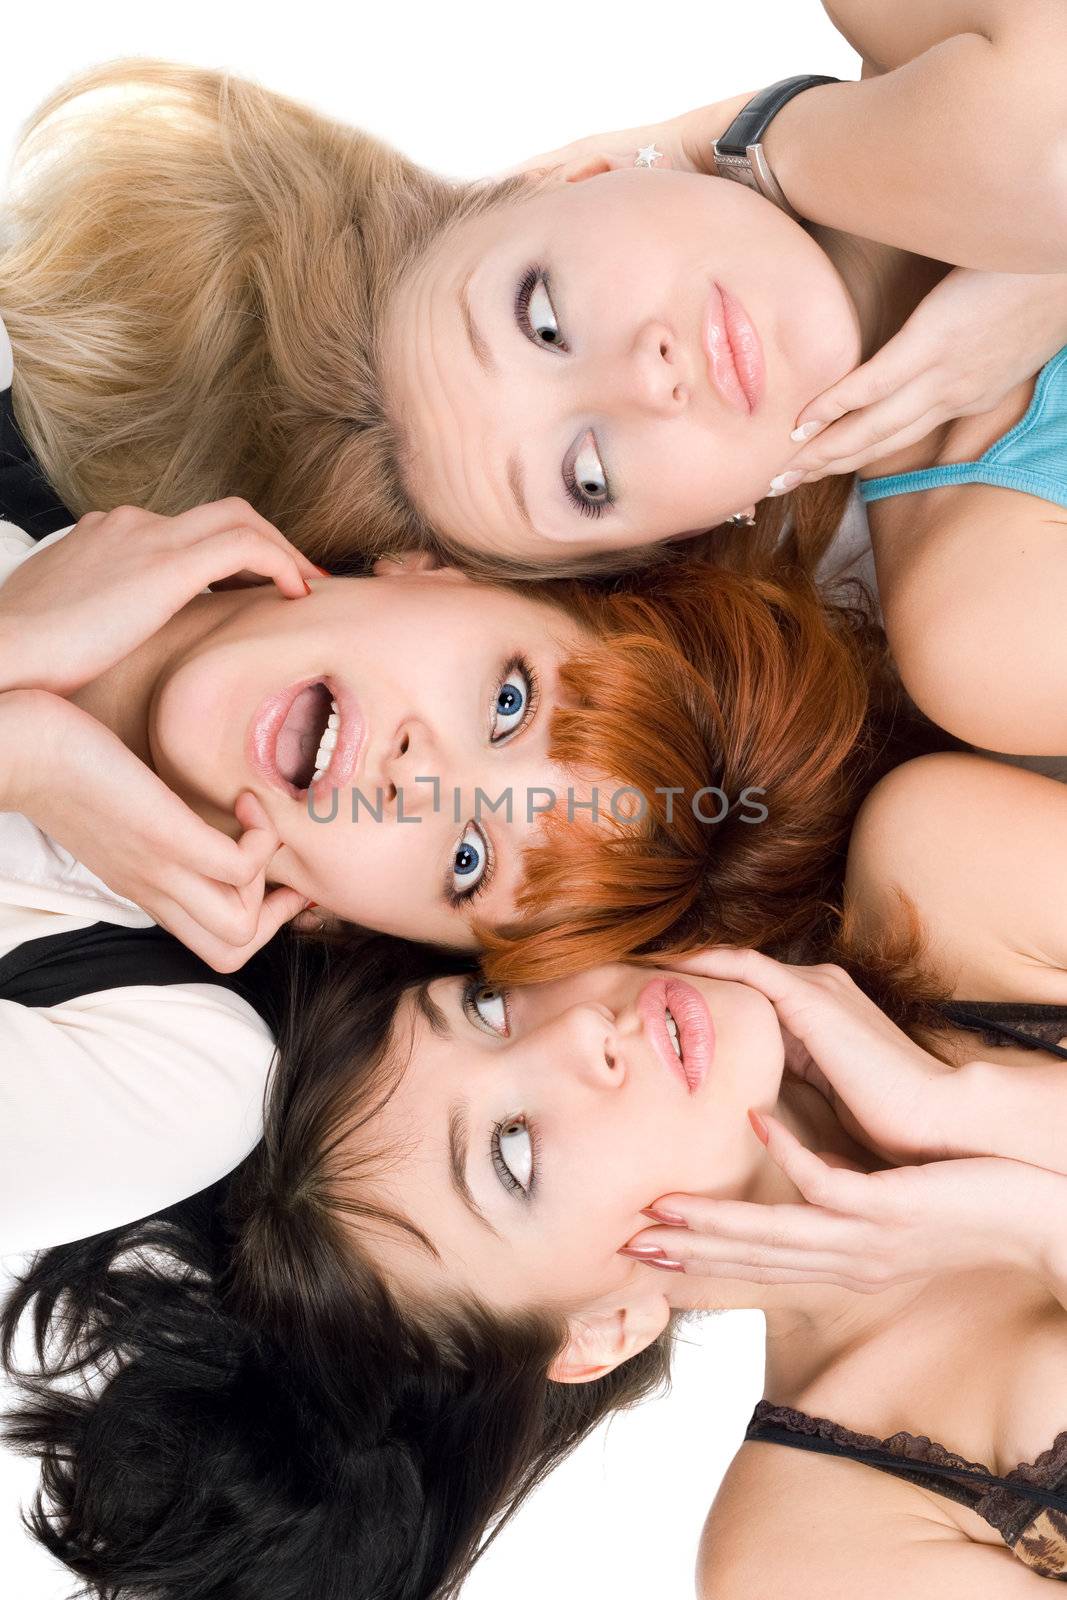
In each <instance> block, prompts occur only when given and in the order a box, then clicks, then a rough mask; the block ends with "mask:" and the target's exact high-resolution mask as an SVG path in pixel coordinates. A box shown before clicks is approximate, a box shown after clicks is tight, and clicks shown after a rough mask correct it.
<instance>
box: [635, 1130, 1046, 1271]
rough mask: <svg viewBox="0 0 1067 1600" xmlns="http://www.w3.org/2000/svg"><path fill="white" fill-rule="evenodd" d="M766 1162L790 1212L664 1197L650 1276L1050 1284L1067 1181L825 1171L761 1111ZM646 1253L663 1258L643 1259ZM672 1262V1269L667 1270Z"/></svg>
mask: <svg viewBox="0 0 1067 1600" xmlns="http://www.w3.org/2000/svg"><path fill="white" fill-rule="evenodd" d="M761 1117H762V1120H763V1122H764V1124H765V1127H766V1132H767V1134H768V1141H767V1149H768V1153H769V1154H770V1156H771V1158H772V1160H774V1161H775V1163H776V1164H777V1165H778V1166H779V1167H780V1168H781V1170H782V1171H783V1172H784V1173H785V1174H786V1176H787V1177H788V1178H789V1179H790V1181H791V1182H792V1183H793V1184H795V1186H796V1188H797V1189H798V1190H799V1191H800V1194H801V1196H802V1201H801V1202H799V1203H797V1204H794V1205H790V1204H785V1205H758V1204H754V1203H752V1202H750V1201H745V1200H737V1201H732V1200H708V1199H704V1198H701V1197H699V1196H697V1195H686V1194H666V1195H663V1196H661V1197H660V1198H659V1199H658V1200H656V1201H655V1203H654V1207H653V1209H655V1210H662V1211H664V1212H671V1213H673V1214H675V1215H676V1216H678V1217H679V1218H681V1219H682V1223H683V1224H684V1225H672V1226H659V1227H652V1228H644V1229H643V1230H642V1231H641V1232H640V1233H638V1234H636V1235H635V1237H634V1238H633V1239H631V1240H630V1242H629V1245H628V1246H626V1247H625V1248H626V1249H627V1250H630V1249H631V1248H633V1247H638V1248H639V1249H640V1251H641V1254H640V1256H639V1259H640V1260H642V1261H643V1262H644V1263H645V1264H646V1265H648V1266H659V1267H661V1268H662V1267H663V1266H664V1263H668V1265H667V1268H666V1270H668V1271H675V1272H677V1271H684V1272H688V1273H690V1274H693V1275H695V1276H700V1277H707V1278H732V1279H734V1280H737V1279H741V1280H743V1281H746V1282H753V1283H830V1284H836V1285H838V1287H840V1288H842V1289H851V1290H853V1291H854V1292H855V1293H858V1294H877V1293H879V1292H880V1291H881V1290H883V1289H888V1288H891V1287H892V1286H893V1285H894V1284H898V1283H907V1282H908V1281H910V1280H913V1279H921V1278H931V1277H934V1276H936V1275H937V1274H939V1273H943V1272H965V1271H969V1270H973V1269H976V1268H983V1267H985V1268H987V1267H998V1266H999V1267H1012V1268H1015V1269H1021V1270H1023V1271H1027V1272H1031V1273H1033V1275H1034V1276H1035V1277H1040V1278H1043V1279H1044V1280H1045V1281H1046V1282H1047V1283H1048V1285H1049V1287H1050V1288H1051V1289H1052V1291H1053V1293H1059V1292H1061V1291H1062V1283H1060V1285H1059V1288H1057V1286H1056V1278H1055V1274H1054V1272H1053V1271H1052V1269H1051V1265H1050V1263H1051V1257H1050V1256H1049V1255H1047V1253H1046V1241H1048V1242H1049V1243H1051V1239H1050V1235H1051V1234H1052V1233H1053V1232H1055V1231H1058V1230H1056V1229H1050V1225H1049V1218H1050V1217H1052V1218H1059V1217H1062V1215H1063V1208H1064V1206H1065V1204H1067V1178H1064V1177H1063V1176H1061V1175H1060V1174H1058V1173H1051V1172H1046V1171H1044V1169H1043V1168H1041V1167H1030V1166H1026V1165H1025V1164H1024V1163H1023V1162H1020V1161H1006V1160H1002V1159H1000V1158H998V1157H988V1158H984V1157H972V1158H969V1159H966V1160H962V1161H934V1162H931V1163H930V1164H929V1165H927V1166H916V1167H896V1168H890V1169H889V1170H887V1171H885V1172H870V1173H867V1172H855V1171H851V1170H848V1169H845V1168H840V1167H835V1166H831V1165H830V1164H829V1163H828V1162H827V1161H825V1160H823V1159H822V1158H821V1157H820V1156H818V1155H816V1154H814V1153H813V1152H812V1151H810V1150H807V1149H805V1147H804V1146H803V1145H802V1144H801V1143H800V1141H799V1140H798V1139H796V1138H795V1137H794V1135H793V1134H792V1133H790V1132H789V1130H788V1129H787V1128H785V1127H784V1126H783V1125H782V1123H780V1122H779V1121H778V1120H777V1118H775V1117H770V1116H767V1115H766V1114H765V1113H761ZM653 1249H656V1250H658V1251H660V1252H661V1254H660V1255H659V1256H654V1255H651V1254H650V1253H649V1252H651V1251H652V1250H653ZM669 1263H675V1264H674V1265H673V1266H672V1265H669Z"/></svg>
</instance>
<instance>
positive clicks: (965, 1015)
mask: <svg viewBox="0 0 1067 1600" xmlns="http://www.w3.org/2000/svg"><path fill="white" fill-rule="evenodd" d="M942 1010H943V1012H944V1014H945V1016H946V1017H947V1018H948V1019H949V1020H950V1021H952V1022H955V1023H956V1024H957V1025H958V1026H960V1027H964V1028H966V1029H968V1031H970V1032H972V1033H975V1034H977V1036H978V1038H979V1039H980V1040H981V1041H982V1043H983V1044H986V1045H998V1044H1006V1043H1009V1044H1019V1045H1021V1046H1022V1047H1023V1049H1024V1050H1025V1049H1027V1048H1030V1049H1034V1050H1040V1048H1041V1046H1042V1045H1053V1046H1058V1045H1059V1044H1060V1040H1061V1039H1064V1038H1067V1006H1054V1005H1026V1004H1022V1003H1016V1002H1014V1001H999V1000H998V1001H993V1000H956V1001H952V1002H950V1003H949V1004H947V1005H944V1006H943V1007H942ZM998 1024H1000V1026H999V1027H998ZM1005 1027H1007V1028H1011V1029H1014V1030H1016V1032H1017V1033H1023V1034H1026V1035H1027V1039H1018V1038H1015V1039H1012V1038H1010V1037H1008V1036H1007V1035H1005V1033H1004V1032H1003V1031H1002V1029H1003V1028H1005Z"/></svg>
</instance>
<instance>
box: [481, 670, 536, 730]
mask: <svg viewBox="0 0 1067 1600" xmlns="http://www.w3.org/2000/svg"><path fill="white" fill-rule="evenodd" d="M513 672H517V673H520V674H521V675H522V677H524V678H525V679H526V682H527V683H528V684H529V686H530V693H529V695H528V697H527V700H526V706H525V708H524V711H523V718H522V721H521V722H520V723H519V725H518V727H517V728H511V729H509V730H508V732H507V733H505V734H504V736H503V738H500V739H497V740H495V741H493V742H494V743H495V744H497V745H503V744H510V742H511V740H512V739H515V738H517V737H518V735H519V734H520V733H522V732H523V730H524V729H526V728H528V727H529V725H530V723H531V722H532V721H533V719H534V714H535V712H536V711H537V707H538V704H539V702H540V699H541V679H540V677H539V676H538V672H537V668H536V667H535V666H534V664H533V662H532V661H531V660H530V658H529V656H524V655H516V656H511V657H510V658H509V660H507V661H505V663H504V670H503V671H502V672H501V674H500V677H499V678H498V679H497V694H499V693H500V690H501V689H502V688H503V686H504V684H505V683H506V682H507V680H508V679H509V678H510V677H511V675H512V673H513ZM494 704H495V702H494ZM493 709H494V707H493V706H490V707H489V720H490V721H492V718H493Z"/></svg>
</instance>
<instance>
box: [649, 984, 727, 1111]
mask: <svg viewBox="0 0 1067 1600" xmlns="http://www.w3.org/2000/svg"><path fill="white" fill-rule="evenodd" d="M637 1011H638V1015H639V1016H640V1018H641V1021H642V1022H643V1023H644V1027H645V1034H646V1036H647V1038H648V1041H649V1043H650V1044H651V1046H652V1048H653V1050H654V1051H655V1052H656V1054H657V1056H658V1057H659V1058H660V1061H661V1062H662V1063H663V1065H664V1066H665V1067H666V1068H667V1069H668V1071H670V1072H672V1073H673V1074H674V1075H675V1077H677V1078H680V1079H681V1081H682V1082H683V1083H684V1084H685V1086H686V1088H687V1089H688V1091H689V1093H690V1094H695V1093H696V1091H697V1090H698V1089H699V1088H700V1085H701V1084H702V1083H703V1082H704V1079H705V1077H706V1076H707V1073H708V1069H709V1068H710V1066H711V1063H712V1061H713V1059H714V1057H715V1028H714V1025H713V1023H712V1020H711V1014H710V1012H709V1011H708V1008H707V1006H706V1005H705V1003H704V997H703V995H701V994H700V993H699V991H698V990H696V989H694V987H693V985H692V984H691V983H684V982H683V981H682V979H681V978H654V979H653V980H652V982H651V983H646V985H645V987H644V988H643V989H642V990H641V993H640V994H639V995H638V997H637ZM668 1011H669V1012H670V1013H671V1016H672V1017H673V1018H674V1021H675V1024H676V1026H677V1028H678V1042H679V1044H680V1045H681V1047H682V1056H681V1060H679V1058H678V1056H677V1054H676V1052H675V1049H674V1046H673V1044H672V1043H671V1036H670V1034H669V1033H668V1032H667V1012H668Z"/></svg>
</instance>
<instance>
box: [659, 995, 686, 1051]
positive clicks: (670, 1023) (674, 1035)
mask: <svg viewBox="0 0 1067 1600" xmlns="http://www.w3.org/2000/svg"><path fill="white" fill-rule="evenodd" d="M663 1009H664V1011H667V1008H666V1006H664V1008H663ZM667 1033H668V1035H669V1036H670V1041H671V1044H672V1045H673V1046H674V1053H675V1055H676V1056H677V1057H678V1060H679V1061H681V1059H682V1042H681V1040H680V1039H679V1037H678V1024H677V1023H676V1022H675V1020H674V1018H673V1017H672V1016H671V1014H670V1012H669V1011H667Z"/></svg>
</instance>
